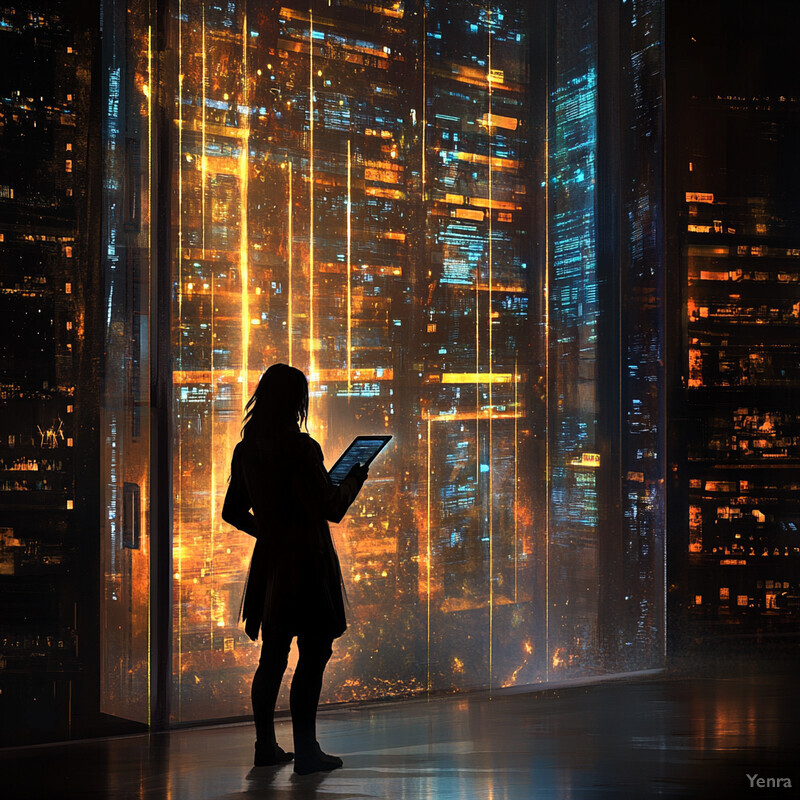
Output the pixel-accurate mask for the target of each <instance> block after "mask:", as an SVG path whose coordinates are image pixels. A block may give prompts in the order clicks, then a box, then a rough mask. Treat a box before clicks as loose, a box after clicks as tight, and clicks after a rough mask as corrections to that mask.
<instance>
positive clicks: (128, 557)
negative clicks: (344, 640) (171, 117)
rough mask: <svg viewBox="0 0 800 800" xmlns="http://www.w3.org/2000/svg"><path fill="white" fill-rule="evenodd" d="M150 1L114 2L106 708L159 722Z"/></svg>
mask: <svg viewBox="0 0 800 800" xmlns="http://www.w3.org/2000/svg"><path fill="white" fill-rule="evenodd" d="M147 21H148V16H147V4H146V3H141V2H134V3H130V2H129V3H128V4H127V8H126V6H125V4H121V5H120V4H117V3H115V2H113V0H108V2H106V3H105V4H104V6H103V62H104V69H103V72H102V80H103V114H104V127H103V156H104V173H105V181H104V188H103V192H104V194H103V241H104V242H105V247H104V249H103V251H102V254H101V258H102V265H103V275H104V286H105V296H104V301H103V305H102V307H103V311H104V316H105V319H104V322H105V342H104V351H105V367H104V376H105V380H104V389H103V396H102V405H101V412H100V431H101V437H100V438H101V441H100V446H101V475H102V486H101V491H102V498H101V502H102V516H101V525H102V529H101V542H102V555H101V557H102V574H103V591H102V597H101V616H102V624H101V643H102V650H101V652H102V670H101V710H102V711H103V712H104V713H107V714H114V715H116V716H120V717H125V718H127V719H132V720H136V721H139V722H149V721H150V713H151V708H150V658H149V647H150V524H149V511H150V502H149V498H150V412H149V403H150V371H149V359H150V353H149V338H150V337H149V314H150V264H151V256H150V208H149V197H150V183H151V180H152V173H151V150H152V130H151V126H150V119H151V108H152V98H153V80H152V41H151V36H150V33H149V31H148V26H147Z"/></svg>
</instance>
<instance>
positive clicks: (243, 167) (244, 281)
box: [211, 14, 250, 519]
mask: <svg viewBox="0 0 800 800" xmlns="http://www.w3.org/2000/svg"><path fill="white" fill-rule="evenodd" d="M248 103H249V94H248V85H247V14H245V15H244V21H243V23H242V105H243V106H244V107H245V108H246V109H247V111H246V112H245V119H244V124H243V126H242V128H241V131H242V134H241V148H240V151H239V152H240V155H239V191H240V201H239V212H240V218H239V220H240V221H239V275H240V279H241V285H242V320H241V325H242V327H241V331H242V376H241V377H242V394H241V401H242V412H244V407H245V405H246V403H247V400H248V399H249V397H248V396H249V385H248V383H247V372H248V370H247V368H248V365H249V361H250V298H249V291H250V269H249V266H250V265H249V253H248V243H249V237H248V233H247V224H248V220H247V194H248V188H249V184H248V166H249V165H248V158H249V154H250V110H249V106H248ZM213 277H214V276H213V275H212V285H213ZM213 349H214V344H213V339H212V353H213ZM212 358H213V355H212ZM212 391H213V389H212ZM212 452H213V451H212ZM211 500H212V503H213V502H214V493H213V492H212V494H211ZM216 518H217V517H216V515H213V516H212V519H216Z"/></svg>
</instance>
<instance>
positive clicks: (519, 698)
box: [0, 659, 800, 800]
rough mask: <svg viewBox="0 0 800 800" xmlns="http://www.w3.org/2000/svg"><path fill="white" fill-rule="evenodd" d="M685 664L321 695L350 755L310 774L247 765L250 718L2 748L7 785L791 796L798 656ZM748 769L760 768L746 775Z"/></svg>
mask: <svg viewBox="0 0 800 800" xmlns="http://www.w3.org/2000/svg"><path fill="white" fill-rule="evenodd" d="M689 667H690V668H689V669H684V670H679V671H678V672H677V673H663V674H658V675H646V676H636V677H631V678H629V679H625V680H615V681H611V682H604V683H599V684H592V685H584V686H580V687H571V688H567V689H549V690H546V691H539V692H533V691H530V692H528V691H524V692H523V691H519V690H517V691H516V692H515V693H512V694H500V695H495V696H494V697H493V698H492V699H489V697H488V696H487V695H485V694H474V695H469V696H459V697H448V698H439V699H435V700H431V701H427V702H426V701H424V700H415V701H410V702H409V701H406V702H393V703H388V704H377V705H371V706H361V707H348V708H338V709H332V710H328V711H324V712H322V713H321V714H320V721H319V739H320V742H321V743H322V744H323V747H324V748H325V749H327V750H328V752H331V753H336V754H338V755H340V756H342V758H343V759H344V762H345V765H344V768H343V769H340V770H337V771H335V772H331V773H326V774H318V775H310V776H305V777H298V776H295V775H294V774H293V772H292V769H291V766H288V767H287V766H284V767H279V768H274V767H261V768H252V767H251V754H252V746H253V729H252V726H251V725H247V724H243V725H229V726H222V727H220V726H215V727H208V728H203V729H190V730H181V731H178V732H172V733H163V734H153V735H150V736H147V735H143V736H129V737H121V738H114V739H99V740H93V741H84V742H73V743H69V744H62V745H47V746H39V747H29V748H17V749H13V750H5V751H0V770H2V776H3V777H2V779H0V796H1V797H3V798H5V800H11V798H37V800H41V799H42V798H59V800H67V798H81V800H84V799H85V798H111V799H113V800H116V799H117V798H119V799H120V800H121V799H122V798H175V800H177V799H178V798H186V799H187V800H206V799H207V798H208V799H210V798H215V799H216V798H219V799H220V800H222V798H225V800H233V799H234V798H237V799H238V798H275V799H276V800H295V799H300V798H332V799H334V800H336V799H339V798H341V799H342V800H344V799H349V798H387V800H388V799H389V798H391V799H392V800H395V798H397V799H398V800H403V799H408V800H412V799H416V798H431V799H432V800H456V799H458V800H476V799H477V800H480V799H482V798H486V800H532V799H533V798H543V799H544V798H547V800H551V799H552V798H595V797H598V798H612V797H625V798H627V797H630V798H647V797H659V796H663V797H673V796H674V797H692V798H694V797H697V798H713V797H726V798H737V797H752V798H759V800H760V798H765V797H781V798H783V797H785V798H788V797H794V796H797V793H798V787H800V767H799V766H797V760H798V759H797V758H796V756H797V754H798V751H799V750H800V748H798V743H799V742H800V715H799V714H798V711H799V710H800V703H798V698H800V692H798V688H797V681H796V669H795V667H794V662H792V661H787V660H785V659H784V660H782V661H781V662H780V663H769V662H766V663H757V664H744V665H743V664H742V663H739V662H731V663H727V662H726V661H725V660H724V659H722V660H720V661H719V663H718V665H717V666H716V667H715V668H714V670H713V673H711V672H709V671H708V670H706V671H705V672H704V671H702V670H692V669H691V665H689ZM692 673H693V674H692ZM698 673H699V674H700V676H699V677H698ZM278 738H279V741H280V742H282V743H283V744H284V745H285V746H287V747H290V746H291V728H290V724H289V722H288V720H281V721H280V723H279V725H278ZM748 775H750V776H758V777H755V778H752V781H751V778H749V777H748ZM761 778H763V779H764V780H765V784H764V785H763V786H762V787H761V788H759V787H758V784H757V781H758V780H759V779H761ZM770 778H771V779H773V784H772V785H771V784H770V783H768V782H766V779H770ZM779 778H780V779H785V778H788V779H790V780H791V783H792V788H790V789H787V788H784V787H781V788H772V786H773V785H774V786H776V787H777V786H780V784H777V783H774V781H776V780H777V779H779ZM751 782H752V783H753V788H751Z"/></svg>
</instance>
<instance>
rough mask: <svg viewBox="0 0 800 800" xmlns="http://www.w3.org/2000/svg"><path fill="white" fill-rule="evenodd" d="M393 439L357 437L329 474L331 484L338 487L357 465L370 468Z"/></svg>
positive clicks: (388, 437)
mask: <svg viewBox="0 0 800 800" xmlns="http://www.w3.org/2000/svg"><path fill="white" fill-rule="evenodd" d="M391 438H392V437H391V436H356V438H355V439H353V441H352V442H351V443H350V446H349V447H348V448H347V449H346V450H345V451H344V453H342V454H341V455H340V456H339V460H338V461H337V462H336V463H335V464H334V465H333V466H332V467H331V469H330V471H329V472H328V475H330V478H331V483H333V485H334V486H338V485H339V484H340V483H341V482H342V481H343V480H344V479H345V478H346V477H347V474H348V473H349V472H350V470H351V469H352V468H353V466H354V465H355V464H362V465H363V466H367V467H368V466H369V465H370V464H371V463H372V462H373V460H374V459H375V456H377V455H378V453H380V451H381V450H383V448H384V447H386V445H387V444H388V443H389V440H390V439H391Z"/></svg>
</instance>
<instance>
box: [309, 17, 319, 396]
mask: <svg viewBox="0 0 800 800" xmlns="http://www.w3.org/2000/svg"><path fill="white" fill-rule="evenodd" d="M308 168H309V182H308V191H309V199H308V206H309V231H308V372H309V376H308V377H309V379H310V380H312V381H316V380H317V379H318V378H317V371H316V364H315V363H314V14H313V12H312V11H311V10H309V12H308Z"/></svg>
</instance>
